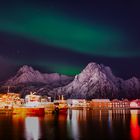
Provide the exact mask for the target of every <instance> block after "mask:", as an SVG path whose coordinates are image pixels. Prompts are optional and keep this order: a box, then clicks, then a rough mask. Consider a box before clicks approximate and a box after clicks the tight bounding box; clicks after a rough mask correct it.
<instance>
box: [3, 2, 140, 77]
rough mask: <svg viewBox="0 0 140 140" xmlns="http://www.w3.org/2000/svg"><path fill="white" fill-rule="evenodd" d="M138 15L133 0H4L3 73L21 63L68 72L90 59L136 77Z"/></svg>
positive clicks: (139, 53) (139, 57)
mask: <svg viewBox="0 0 140 140" xmlns="http://www.w3.org/2000/svg"><path fill="white" fill-rule="evenodd" d="M138 17H139V9H138V5H137V4H134V5H133V4H131V7H130V6H129V5H124V4H116V5H114V4H111V3H110V4H105V3H102V4H95V3H91V2H84V1H81V2H80V3H79V2H75V1H73V0H72V1H69V0H68V1H67V2H65V1H63V0H62V1H61V2H60V1H43V0H41V1H37V0H35V1H20V2H19V1H16V0H15V1H14V3H13V2H12V3H11V2H10V1H5V2H3V3H2V4H1V5H0V49H1V53H0V64H1V65H3V69H4V70H5V71H6V72H7V73H9V75H10V73H12V71H14V70H15V69H17V68H18V67H19V66H21V65H23V64H28V65H31V66H34V67H36V68H38V69H41V70H42V71H44V72H46V71H48V72H59V73H63V74H68V75H73V74H78V73H79V72H80V71H81V70H82V69H83V68H84V67H85V65H86V64H87V63H88V62H90V61H94V62H97V63H103V64H105V65H109V66H110V67H111V68H112V69H113V71H114V72H115V74H117V75H118V76H119V75H121V76H122V75H123V77H130V76H132V75H135V76H139V75H140V72H139V70H138V66H139V62H138V61H139V60H140V42H139V34H140V29H139V24H138V23H140V21H139V18H138ZM128 67H129V70H128ZM9 68H10V70H9ZM126 70H127V72H126ZM0 77H3V74H2V75H0Z"/></svg>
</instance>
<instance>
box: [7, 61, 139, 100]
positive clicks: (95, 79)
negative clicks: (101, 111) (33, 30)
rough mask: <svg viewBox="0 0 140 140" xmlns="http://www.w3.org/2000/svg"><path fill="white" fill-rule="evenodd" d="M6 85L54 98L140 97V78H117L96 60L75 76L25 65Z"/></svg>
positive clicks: (24, 92)
mask: <svg viewBox="0 0 140 140" xmlns="http://www.w3.org/2000/svg"><path fill="white" fill-rule="evenodd" d="M32 83H35V85H32ZM38 83H40V84H43V86H42V85H41V86H40V85H38ZM5 85H16V87H20V88H19V89H20V92H21V93H22V94H27V93H26V92H29V91H37V93H39V94H42V95H44V94H46V95H49V96H52V97H54V96H56V95H64V96H65V97H66V98H86V99H91V98H111V99H112V98H140V80H139V79H138V78H136V77H132V78H131V79H128V80H123V79H121V78H119V77H116V76H115V75H114V74H113V73H112V71H111V69H110V68H109V67H107V66H104V65H102V64H101V65H99V64H97V63H93V62H92V63H89V64H88V65H87V66H86V67H85V69H84V70H83V71H82V72H81V73H80V74H78V75H76V76H75V77H69V76H65V75H61V74H58V73H52V74H42V73H40V72H39V71H36V70H34V69H33V68H32V67H29V66H26V65H25V66H23V67H21V68H20V69H19V71H18V72H17V74H16V75H15V76H14V77H12V78H10V79H9V80H8V81H7V82H6V83H5ZM19 85H20V86H19ZM23 85H24V86H23ZM25 85H26V86H25Z"/></svg>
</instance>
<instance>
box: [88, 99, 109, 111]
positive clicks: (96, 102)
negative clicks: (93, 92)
mask: <svg viewBox="0 0 140 140" xmlns="http://www.w3.org/2000/svg"><path fill="white" fill-rule="evenodd" d="M90 107H91V108H100V109H105V108H106V109H108V108H112V104H111V101H110V100H109V99H92V100H91V102H90Z"/></svg>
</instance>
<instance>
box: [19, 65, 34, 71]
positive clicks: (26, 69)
mask: <svg viewBox="0 0 140 140" xmlns="http://www.w3.org/2000/svg"><path fill="white" fill-rule="evenodd" d="M33 71H34V69H33V68H32V67H31V66H28V65H23V66H22V67H21V68H20V69H19V71H18V72H20V73H26V72H33Z"/></svg>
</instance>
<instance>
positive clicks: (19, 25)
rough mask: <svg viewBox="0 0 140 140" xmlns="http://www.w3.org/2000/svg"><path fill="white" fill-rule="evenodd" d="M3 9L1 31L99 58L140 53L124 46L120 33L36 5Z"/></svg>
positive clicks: (131, 55) (123, 36)
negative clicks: (7, 10) (35, 6)
mask: <svg viewBox="0 0 140 140" xmlns="http://www.w3.org/2000/svg"><path fill="white" fill-rule="evenodd" d="M3 10H4V9H1V15H0V18H1V22H0V31H4V32H10V33H13V34H17V35H21V36H23V37H26V38H29V39H34V40H36V41H38V42H40V43H44V44H48V45H53V46H55V47H61V48H66V49H69V50H73V51H77V52H81V53H85V54H91V55H97V56H107V57H134V56H139V54H140V53H139V52H140V51H135V50H132V49H128V48H126V47H124V46H123V44H124V41H125V40H126V39H128V38H127V37H126V36H125V35H124V34H123V33H122V32H121V31H119V30H117V29H115V28H111V27H110V28H109V27H108V28H107V27H103V26H101V25H100V26H96V25H94V24H93V25H92V24H91V23H88V22H87V21H84V20H81V19H80V20H78V19H76V18H72V17H70V16H68V15H66V14H62V12H60V11H59V10H51V9H49V8H48V9H43V8H42V9H41V8H39V10H37V9H36V8H34V7H33V6H32V7H27V6H26V7H24V8H23V7H18V8H15V7H14V8H13V9H11V11H10V12H4V11H3ZM3 13H4V14H3ZM132 51H133V53H132Z"/></svg>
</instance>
